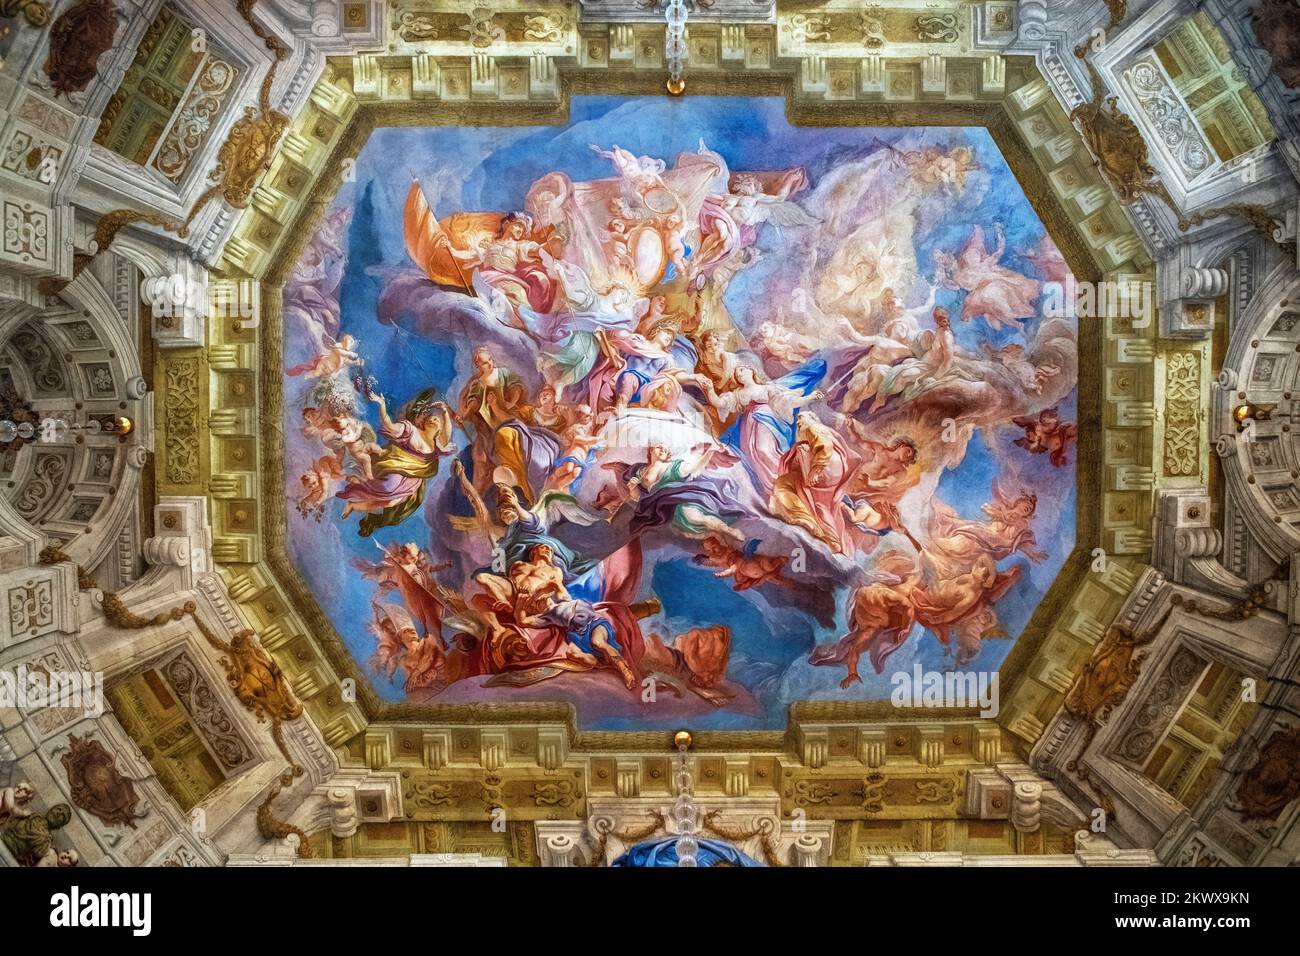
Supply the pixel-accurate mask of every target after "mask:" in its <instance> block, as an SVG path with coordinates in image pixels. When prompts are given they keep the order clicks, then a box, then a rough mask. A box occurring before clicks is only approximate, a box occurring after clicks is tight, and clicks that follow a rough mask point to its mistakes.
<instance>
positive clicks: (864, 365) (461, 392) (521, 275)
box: [283, 96, 1078, 729]
mask: <svg viewBox="0 0 1300 956" xmlns="http://www.w3.org/2000/svg"><path fill="white" fill-rule="evenodd" d="M1068 281H1069V271H1068V268H1067V266H1066V265H1065V262H1064V260H1063V258H1062V256H1061V254H1060V252H1058V250H1057V248H1056V246H1055V245H1054V243H1053V241H1052V239H1051V237H1050V236H1048V234H1047V232H1046V230H1045V228H1044V226H1043V224H1042V223H1041V222H1040V221H1039V219H1038V217H1037V216H1036V215H1035V213H1034V211H1033V209H1032V208H1031V206H1030V204H1029V202H1028V201H1027V199H1026V198H1025V195H1024V193H1023V191H1022V190H1021V188H1020V186H1019V184H1018V183H1017V181H1016V180H1015V178H1014V177H1013V175H1012V173H1011V171H1010V170H1009V168H1008V167H1007V165H1006V162H1005V161H1004V160H1003V158H1002V156H1001V155H1000V153H999V152H998V150H997V148H996V147H995V145H994V144H993V142H992V140H991V138H990V137H989V135H988V133H987V132H986V131H985V130H983V129H982V128H973V127H972V128H960V127H959V128H925V127H920V128H908V129H891V128H872V129H865V128H849V129H843V128H841V129H831V128H810V127H793V126H791V125H789V123H788V122H787V121H786V119H785V114H784V104H783V102H782V101H781V100H780V99H777V98H741V97H731V98H727V97H698V98H691V99H689V100H685V101H672V100H666V99H663V98H631V97H594V96H593V97H582V98H577V99H575V100H574V101H573V102H572V105H571V115H570V117H569V119H568V121H567V122H566V123H564V124H563V125H560V126H554V127H536V126H517V127H508V128H501V127H491V126H486V127H472V128H451V127H448V128H438V127H434V128H387V129H379V130H377V131H376V132H375V133H374V134H373V135H372V136H371V138H370V140H369V142H367V144H366V145H365V147H364V148H363V149H362V151H361V153H360V155H359V156H358V157H357V159H356V160H355V165H354V168H352V169H350V170H349V171H348V175H346V176H345V182H344V185H343V188H342V189H341V190H340V192H339V194H338V195H337V197H336V198H335V200H334V202H333V204H332V206H331V207H330V209H329V211H328V213H327V214H326V216H325V218H324V220H323V223H322V225H321V226H320V227H319V229H318V230H317V232H316V233H315V235H314V236H313V237H312V238H311V240H310V241H309V243H308V244H307V246H306V248H305V250H304V252H303V253H302V256H301V258H300V260H299V262H298V264H297V266H296V268H295V269H294V271H293V273H292V275H291V277H290V278H289V280H288V281H287V282H286V283H285V287H284V302H283V310H284V321H285V346H284V359H285V370H284V376H285V377H284V384H283V388H284V423H283V425H284V433H285V436H286V437H285V442H286V455H285V476H284V480H285V493H286V495H287V496H288V497H289V498H290V499H292V500H293V501H294V502H295V504H296V509H295V511H294V512H293V513H291V514H290V515H289V523H290V528H289V547H290V554H291V557H292V559H293V561H294V563H295V564H296V566H297V568H298V569H299V571H300V572H301V574H302V576H303V578H304V579H305V580H306V582H307V583H308V585H309V586H310V588H311V589H312V591H314V593H315V596H316V598H317V600H318V601H319V603H320V604H321V606H322V608H323V609H324V611H325V612H326V613H327V614H328V616H329V619H330V620H331V622H332V623H333V625H334V628H335V629H336V630H337V632H338V634H339V635H340V637H341V638H342V640H343V642H344V643H345V645H346V646H347V648H348V650H349V651H350V653H351V654H352V656H353V657H354V658H355V660H356V661H357V662H358V664H360V665H361V666H362V668H363V670H364V673H365V674H366V675H367V676H368V678H369V680H370V682H371V683H372V685H373V687H374V688H375V690H376V691H377V692H378V693H379V695H380V696H381V697H382V698H383V699H386V700H390V701H402V700H406V701H411V702H428V701H437V702H438V703H477V702H495V701H501V702H514V701H532V700H561V701H569V702H572V703H573V704H574V705H575V706H576V709H577V713H578V719H579V723H580V725H582V726H590V727H596V728H603V729H637V728H651V727H658V728H663V727H670V726H674V725H676V724H679V723H680V722H681V721H683V720H686V719H689V720H690V722H691V724H692V726H696V727H702V728H768V727H770V728H779V727H782V726H784V724H785V720H786V711H787V709H788V707H789V705H790V704H791V703H792V702H794V701H796V700H807V699H827V700H886V699H889V698H890V697H891V694H893V693H894V692H895V691H896V690H897V689H898V687H899V685H900V680H901V678H899V677H898V676H897V675H900V674H903V675H904V676H905V677H906V676H907V675H911V674H912V673H914V671H915V670H916V669H917V668H919V669H920V670H921V671H922V672H940V673H943V672H951V671H959V672H963V673H969V674H972V675H977V676H979V677H981V679H984V678H987V677H988V675H991V674H992V673H994V672H996V671H997V669H998V667H999V665H1000V664H1001V663H1002V661H1003V660H1004V658H1005V657H1006V656H1007V654H1008V652H1009V651H1010V649H1011V647H1012V645H1013V643H1014V642H1015V639H1016V638H1017V636H1018V635H1019V634H1020V632H1021V630H1022V629H1023V628H1024V626H1025V624H1026V622H1027V621H1028V619H1029V617H1030V615H1031V613H1032V612H1033V610H1034V608H1035V606H1036V605H1037V603H1038V601H1039V600H1040V598H1041V597H1042V596H1043V594H1044V593H1045V592H1046V591H1047V589H1048V588H1049V587H1050V585H1051V583H1052V581H1053V580H1054V578H1055V576H1056V574H1057V572H1058V571H1059V570H1060V568H1061V566H1062V563H1063V561H1064V559H1065V557H1066V556H1067V555H1068V554H1069V552H1070V551H1071V549H1072V547H1073V545H1074V471H1075V469H1074V465H1075V460H1076V458H1075V453H1074V452H1075V447H1074V446H1075V434H1076V426H1075V421H1076V392H1077V389H1076V385H1077V368H1078V355H1077V343H1076V321H1077V320H1076V319H1075V318H1074V317H1073V316H1072V315H1069V314H1061V313H1062V312H1063V310H1060V309H1054V308H1053V301H1054V297H1053V295H1052V291H1053V289H1058V290H1059V285H1053V284H1063V283H1066V282H1068ZM1058 298H1059V297H1058Z"/></svg>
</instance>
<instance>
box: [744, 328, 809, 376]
mask: <svg viewBox="0 0 1300 956" xmlns="http://www.w3.org/2000/svg"><path fill="white" fill-rule="evenodd" d="M758 344H759V348H760V349H761V350H762V351H764V352H766V353H767V354H768V355H770V356H772V358H774V359H776V360H777V361H779V362H781V363H782V364H784V365H787V366H790V367H793V366H796V365H802V364H803V363H804V362H806V361H808V360H809V359H810V358H812V357H813V355H815V354H816V353H817V340H816V339H814V338H813V337H812V336H810V335H804V334H803V333H802V332H796V331H795V330H794V329H791V328H789V327H787V326H785V325H782V324H781V323H779V322H772V321H764V322H762V323H760V324H759V326H758Z"/></svg>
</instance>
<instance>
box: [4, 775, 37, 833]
mask: <svg viewBox="0 0 1300 956" xmlns="http://www.w3.org/2000/svg"><path fill="white" fill-rule="evenodd" d="M35 796H36V788H35V787H33V786H32V785H31V784H30V783H28V782H27V781H26V780H20V781H19V782H18V783H16V784H14V785H13V786H12V787H5V788H4V789H0V824H4V823H8V822H9V821H10V820H13V819H15V818H20V817H29V816H31V815H32V811H33V810H34V809H35V808H34V807H33V806H32V799H33V798H34V797H35Z"/></svg>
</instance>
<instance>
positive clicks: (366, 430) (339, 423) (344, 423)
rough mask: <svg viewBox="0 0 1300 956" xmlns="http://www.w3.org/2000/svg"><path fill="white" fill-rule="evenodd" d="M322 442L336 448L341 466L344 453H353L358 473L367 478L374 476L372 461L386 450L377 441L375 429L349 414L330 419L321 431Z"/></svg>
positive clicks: (336, 455)
mask: <svg viewBox="0 0 1300 956" xmlns="http://www.w3.org/2000/svg"><path fill="white" fill-rule="evenodd" d="M321 442H322V443H323V444H324V445H325V447H326V448H331V449H333V450H334V454H335V457H336V459H337V461H338V464H339V467H340V468H342V467H343V464H344V461H345V459H344V454H345V453H346V454H348V455H351V456H352V461H353V463H354V464H355V465H356V469H357V474H358V475H359V476H360V477H361V478H363V479H366V480H369V479H370V478H373V477H374V472H373V470H372V463H373V461H374V459H375V458H376V457H377V456H379V455H381V454H383V451H384V450H383V448H381V447H380V446H379V445H378V444H377V443H376V441H375V430H374V429H373V428H371V427H370V426H369V425H368V424H367V423H365V422H363V421H361V420H360V419H357V418H353V417H351V416H349V415H336V416H334V417H333V418H332V419H330V422H329V426H328V428H327V429H325V430H324V431H323V432H322V433H321Z"/></svg>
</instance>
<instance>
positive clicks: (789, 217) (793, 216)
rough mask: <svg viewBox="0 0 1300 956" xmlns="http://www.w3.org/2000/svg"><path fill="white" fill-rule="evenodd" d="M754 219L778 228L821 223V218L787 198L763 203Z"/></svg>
mask: <svg viewBox="0 0 1300 956" xmlns="http://www.w3.org/2000/svg"><path fill="white" fill-rule="evenodd" d="M753 221H754V222H755V223H759V222H768V223H771V224H772V225H774V226H776V227H777V228H778V229H781V228H794V227H797V226H815V225H818V224H820V223H821V220H820V219H818V218H817V217H816V216H811V215H809V214H808V213H807V212H805V211H804V209H803V207H802V206H800V205H799V204H798V203H793V202H789V201H787V200H778V201H776V202H765V203H763V204H762V205H761V206H759V207H758V210H757V211H756V214H755V215H754V217H753Z"/></svg>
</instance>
